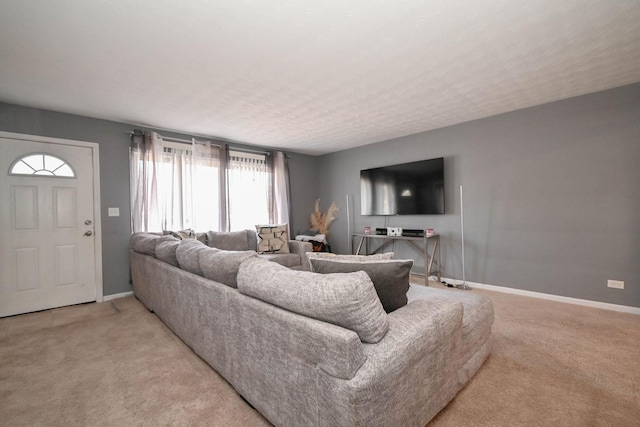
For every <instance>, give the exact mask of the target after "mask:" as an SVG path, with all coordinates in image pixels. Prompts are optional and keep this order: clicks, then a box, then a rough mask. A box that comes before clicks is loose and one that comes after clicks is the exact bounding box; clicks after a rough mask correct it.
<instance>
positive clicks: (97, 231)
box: [0, 131, 104, 302]
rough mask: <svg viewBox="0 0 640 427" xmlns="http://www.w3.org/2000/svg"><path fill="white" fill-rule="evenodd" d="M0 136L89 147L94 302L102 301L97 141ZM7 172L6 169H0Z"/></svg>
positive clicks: (21, 134) (23, 135) (2, 133)
mask: <svg viewBox="0 0 640 427" xmlns="http://www.w3.org/2000/svg"><path fill="white" fill-rule="evenodd" d="M0 138H6V139H15V140H23V141H31V142H41V143H46V144H58V145H71V146H75V147H86V148H89V149H91V154H92V156H91V157H92V159H93V215H94V221H93V223H94V239H93V244H94V248H93V250H94V254H95V257H94V259H95V263H94V269H95V281H96V302H102V301H103V298H104V295H103V289H102V211H101V210H100V145H99V144H98V143H97V142H87V141H77V140H74V139H62V138H51V137H48V136H40V135H27V134H24V133H13V132H3V131H0ZM0 173H3V174H5V173H7V171H0Z"/></svg>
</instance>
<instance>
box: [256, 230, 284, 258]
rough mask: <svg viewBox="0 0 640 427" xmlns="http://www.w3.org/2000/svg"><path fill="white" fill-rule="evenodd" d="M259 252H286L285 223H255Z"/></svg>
mask: <svg viewBox="0 0 640 427" xmlns="http://www.w3.org/2000/svg"><path fill="white" fill-rule="evenodd" d="M256 234H257V237H258V253H259V254H288V253H289V235H288V233H287V224H278V225H256Z"/></svg>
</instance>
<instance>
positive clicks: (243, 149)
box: [126, 132, 271, 156]
mask: <svg viewBox="0 0 640 427" xmlns="http://www.w3.org/2000/svg"><path fill="white" fill-rule="evenodd" d="M126 133H127V134H128V135H139V136H142V135H140V134H137V133H135V132H126ZM158 135H160V134H158ZM160 138H162V139H166V140H167V141H173V142H183V143H185V144H191V143H192V141H190V140H188V139H180V138H172V137H170V136H162V135H160ZM194 139H195V138H194ZM201 141H202V140H201ZM211 145H213V146H214V147H218V148H222V145H219V144H213V143H212V144H211ZM229 149H231V150H234V151H242V152H244V153H255V154H264V155H265V156H270V155H271V153H270V152H269V151H262V150H252V149H250V148H241V147H233V146H231V145H230V146H229Z"/></svg>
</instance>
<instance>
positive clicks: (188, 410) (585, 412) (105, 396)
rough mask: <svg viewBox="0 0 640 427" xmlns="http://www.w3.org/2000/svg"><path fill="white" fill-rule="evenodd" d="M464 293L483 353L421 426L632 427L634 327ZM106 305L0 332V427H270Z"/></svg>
mask: <svg viewBox="0 0 640 427" xmlns="http://www.w3.org/2000/svg"><path fill="white" fill-rule="evenodd" d="M457 292H464V291H457ZM467 292H468V291H467ZM471 292H478V293H481V294H484V295H487V296H489V297H490V298H491V299H492V300H493V302H494V305H495V311H496V322H495V324H494V336H493V352H492V354H491V356H490V357H489V359H488V360H487V362H486V363H485V364H484V366H483V367H482V368H481V369H480V371H479V372H478V374H477V375H476V377H475V378H474V379H473V380H472V381H471V382H470V383H469V384H468V385H467V387H465V388H464V389H463V390H462V391H461V392H460V393H459V394H458V396H457V397H456V398H455V399H454V400H453V401H452V402H451V403H450V404H449V405H448V406H447V407H446V408H445V409H444V410H443V411H442V412H441V413H440V414H439V415H438V416H437V417H436V418H435V419H434V420H433V421H432V422H431V423H430V424H429V426H433V427H441V426H457V427H458V426H530V425H535V426H638V425H640V316H637V315H632V314H624V313H617V312H612V311H605V310H599V309H594V308H587V307H579V306H573V305H568V304H563V303H557V302H551V301H544V300H539V299H533V298H528V297H522V296H515V295H509V294H501V293H495V292H490V291H483V290H473V291H471ZM110 304H111V303H103V304H96V305H94V306H91V305H90V306H80V307H78V308H79V309H81V310H85V312H84V314H83V315H78V314H77V313H76V314H75V315H74V310H72V309H65V310H66V311H64V313H65V317H66V319H68V320H66V321H63V320H60V318H58V320H57V321H55V320H51V319H49V317H48V315H47V314H46V313H45V314H44V315H43V316H42V317H43V318H47V319H48V320H47V321H48V322H49V323H42V322H40V323H38V322H37V317H38V316H37V315H25V316H17V317H14V318H9V319H1V320H0V424H2V425H7V426H159V425H166V426H169V425H171V426H200V425H203V426H204V425H207V426H231V427H233V426H264V425H269V424H268V422H266V421H265V420H264V418H262V416H261V415H260V414H258V413H257V412H256V411H255V410H253V409H252V408H251V407H250V406H249V405H248V404H247V403H246V402H245V401H243V400H242V398H241V397H240V396H238V395H237V394H236V393H235V391H234V390H233V388H232V387H231V386H230V385H229V384H228V383H227V382H226V381H225V380H224V379H222V378H221V377H220V376H219V375H218V374H216V373H215V372H214V371H213V370H212V369H210V368H209V367H208V365H206V363H204V362H203V361H202V360H201V359H200V358H198V357H197V356H196V355H195V354H194V353H193V352H191V350H190V349H189V348H188V347H187V346H186V345H184V343H182V341H180V340H179V339H178V338H177V337H176V336H175V335H173V334H172V333H171V332H170V331H169V330H168V329H167V328H166V327H165V326H164V324H162V322H161V321H160V320H159V319H158V318H157V317H156V316H155V315H153V314H152V313H149V312H148V311H147V310H146V309H145V308H144V307H143V306H142V305H141V304H140V303H139V302H138V301H137V300H136V299H135V298H133V297H128V298H122V299H119V300H115V301H113V305H114V306H115V307H117V310H114V309H113V307H112V306H111V305H110ZM87 310H88V311H87ZM87 313H89V314H88V315H87ZM38 314H40V313H38ZM51 317H53V315H52V316H51Z"/></svg>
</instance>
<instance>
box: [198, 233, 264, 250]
mask: <svg viewBox="0 0 640 427" xmlns="http://www.w3.org/2000/svg"><path fill="white" fill-rule="evenodd" d="M248 242H249V240H248V237H247V230H242V231H207V245H209V246H210V247H212V248H216V249H223V250H225V251H246V250H247V249H254V248H250V247H249V243H248Z"/></svg>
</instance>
